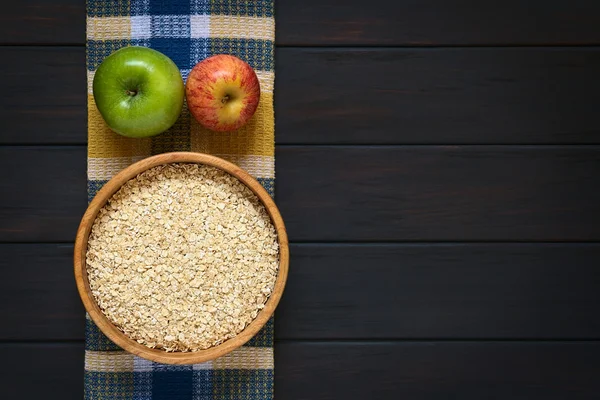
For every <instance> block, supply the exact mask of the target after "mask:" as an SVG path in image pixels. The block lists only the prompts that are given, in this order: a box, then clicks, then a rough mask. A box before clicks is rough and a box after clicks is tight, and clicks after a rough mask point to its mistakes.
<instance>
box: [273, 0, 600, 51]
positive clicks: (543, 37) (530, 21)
mask: <svg viewBox="0 0 600 400" xmlns="http://www.w3.org/2000/svg"><path fill="white" fill-rule="evenodd" d="M275 4H276V6H277V9H276V11H277V43H278V44H280V45H296V46H298V45H302V46H306V45H321V46H326V45H377V46H382V45H386V46H397V45H402V46H406V45H407V46H433V45H465V44H469V45H524V44H527V45H532V44H539V45H548V44H597V43H599V42H600V32H599V31H598V29H597V26H598V22H599V20H598V15H600V5H599V4H598V3H597V2H594V1H587V0H575V1H571V2H568V3H566V2H564V1H561V0H551V1H542V0H534V1H527V2H524V1H520V0H504V1H502V2H481V1H476V0H453V1H445V0H402V1H390V0H373V1H369V2H368V3H365V2H364V1H361V0H347V1H344V2H342V3H340V2H338V1H335V0H326V1H323V0H306V1H302V2H295V1H279V2H276V3H275Z"/></svg>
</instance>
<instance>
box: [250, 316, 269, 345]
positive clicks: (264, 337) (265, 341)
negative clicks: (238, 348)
mask: <svg viewBox="0 0 600 400" xmlns="http://www.w3.org/2000/svg"><path fill="white" fill-rule="evenodd" d="M274 321H275V320H274V317H271V318H270V319H269V320H268V321H267V323H266V324H265V326H263V327H262V329H261V330H260V331H258V333H257V334H256V335H254V337H253V338H252V339H250V340H249V341H248V342H246V344H245V346H248V347H272V346H273V326H274V325H275V322H274Z"/></svg>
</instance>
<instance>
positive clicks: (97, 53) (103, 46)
mask: <svg viewBox="0 0 600 400" xmlns="http://www.w3.org/2000/svg"><path fill="white" fill-rule="evenodd" d="M149 45H150V40H149V39H114V40H88V42H87V69H88V71H95V70H96V69H98V66H99V65H100V64H101V63H102V61H104V59H105V58H106V57H108V56H109V55H111V54H112V53H114V52H115V51H117V50H119V49H121V48H123V47H127V46H145V47H148V46H149Z"/></svg>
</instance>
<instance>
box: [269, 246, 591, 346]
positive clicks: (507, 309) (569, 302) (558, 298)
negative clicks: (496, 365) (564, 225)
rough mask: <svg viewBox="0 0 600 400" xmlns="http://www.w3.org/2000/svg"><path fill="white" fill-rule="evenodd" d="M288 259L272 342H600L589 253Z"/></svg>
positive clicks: (391, 252)
mask: <svg viewBox="0 0 600 400" xmlns="http://www.w3.org/2000/svg"><path fill="white" fill-rule="evenodd" d="M290 251H291V254H292V259H291V263H290V276H289V280H288V284H287V287H286V292H285V294H284V296H283V299H282V302H281V304H280V306H279V308H278V309H277V313H276V315H277V318H275V323H276V335H277V336H276V337H277V338H281V339H362V338H371V339H376V338H379V339H383V338H394V339H398V338H400V339H411V338H412V339H414V338H417V339H449V338H450V339H466V338H477V339H482V338H483V339H509V338H510V339H517V338H527V339H533V338H542V339H556V338H577V339H581V338H600V319H598V318H597V314H598V307H597V306H598V304H600V277H599V276H598V273H597V270H598V264H599V263H600V245H598V244H589V245H588V244H410V245H397V244H385V245H362V244H361V245H326V244H323V245H314V244H313V245H311V244H296V245H292V247H291V248H290Z"/></svg>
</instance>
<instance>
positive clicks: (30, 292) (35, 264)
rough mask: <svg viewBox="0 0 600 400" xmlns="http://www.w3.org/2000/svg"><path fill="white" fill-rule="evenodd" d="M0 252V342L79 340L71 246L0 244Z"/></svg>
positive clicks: (81, 320)
mask: <svg viewBox="0 0 600 400" xmlns="http://www.w3.org/2000/svg"><path fill="white" fill-rule="evenodd" d="M0 254H2V257H1V258H0V270H2V274H3V278H2V279H1V280H0V315H1V316H2V321H3V322H2V324H0V340H73V339H83V335H84V328H85V310H84V308H83V305H82V304H81V299H80V298H79V296H78V294H77V288H76V286H75V279H74V278H73V269H72V268H71V266H72V265H73V245H71V244H37V243H35V244H0ZM16 299H18V300H19V301H15V300H16Z"/></svg>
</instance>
